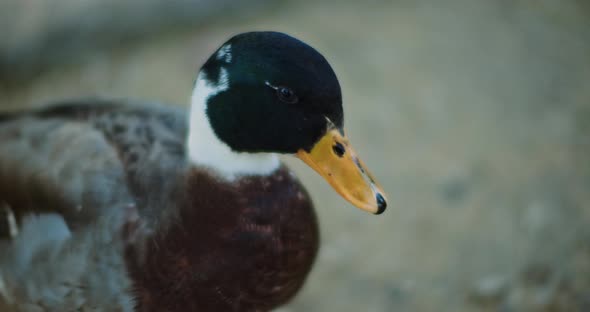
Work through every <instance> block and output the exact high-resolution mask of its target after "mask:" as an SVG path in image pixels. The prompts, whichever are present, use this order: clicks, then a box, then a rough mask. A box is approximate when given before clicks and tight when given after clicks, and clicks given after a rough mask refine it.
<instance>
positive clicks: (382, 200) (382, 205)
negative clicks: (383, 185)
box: [375, 193, 387, 215]
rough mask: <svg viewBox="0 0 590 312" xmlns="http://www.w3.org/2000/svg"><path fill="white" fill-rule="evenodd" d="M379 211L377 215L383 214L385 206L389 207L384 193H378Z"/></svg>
mask: <svg viewBox="0 0 590 312" xmlns="http://www.w3.org/2000/svg"><path fill="white" fill-rule="evenodd" d="M377 208H378V210H377V212H375V214H376V215H379V214H382V213H383V211H385V208H387V202H386V201H385V198H383V195H381V194H379V193H377Z"/></svg>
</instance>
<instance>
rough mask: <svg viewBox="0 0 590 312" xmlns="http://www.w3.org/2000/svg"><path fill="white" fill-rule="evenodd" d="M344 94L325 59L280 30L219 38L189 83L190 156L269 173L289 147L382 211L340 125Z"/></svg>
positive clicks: (354, 197) (241, 171) (350, 194)
mask: <svg viewBox="0 0 590 312" xmlns="http://www.w3.org/2000/svg"><path fill="white" fill-rule="evenodd" d="M343 117H344V116H343V111H342V94H341V91H340V84H339V83H338V79H337V77H336V74H335V73H334V71H333V70H332V67H331V66H330V64H328V62H327V61H326V59H325V58H324V57H323V56H322V55H321V54H320V53H319V52H317V51H316V50H315V49H313V48H312V47H310V46H309V45H307V44H305V43H303V42H301V41H300V40H297V39H295V38H293V37H291V36H288V35H286V34H283V33H278V32H250V33H243V34H239V35H237V36H234V37H233V38H231V39H230V40H228V41H227V42H225V43H224V44H223V45H222V46H221V47H220V48H219V49H218V50H217V51H216V52H215V53H213V55H211V57H209V59H208V60H207V61H206V62H205V64H204V65H203V66H202V68H201V70H200V72H199V74H198V76H197V79H196V82H195V89H194V90H193V95H192V103H191V116H190V131H189V137H188V144H187V146H188V156H189V159H190V160H191V161H192V162H194V163H196V164H198V165H201V166H205V167H209V168H211V169H212V170H214V171H216V172H217V173H218V174H219V175H220V176H221V177H223V178H226V179H229V180H232V179H235V178H236V177H239V176H244V175H267V174H270V173H272V172H273V171H274V170H276V169H277V168H278V167H279V166H280V162H279V159H278V157H277V155H278V154H289V155H294V156H296V157H298V158H300V159H301V160H302V161H304V162H305V163H306V164H307V165H309V166H310V167H311V168H313V169H314V170H315V171H316V172H318V173H319V174H320V175H321V176H322V177H323V178H324V179H326V181H328V183H330V185H332V187H333V188H334V189H335V190H336V191H337V192H338V193H339V194H340V195H342V197H344V198H345V199H347V200H348V201H349V202H351V203H352V204H353V205H355V206H357V207H358V208H360V209H362V210H365V211H368V212H371V213H374V214H380V213H382V212H383V211H384V210H385V208H386V206H387V200H386V197H385V194H384V192H383V190H382V189H381V187H380V186H379V184H378V183H377V182H376V181H375V179H374V178H373V176H372V175H371V173H369V171H368V169H367V167H366V166H365V165H364V163H363V162H362V161H361V160H360V158H359V157H358V155H357V153H356V152H355V150H354V149H353V148H352V145H351V144H350V142H349V140H348V138H347V137H346V135H345V131H344V119H343Z"/></svg>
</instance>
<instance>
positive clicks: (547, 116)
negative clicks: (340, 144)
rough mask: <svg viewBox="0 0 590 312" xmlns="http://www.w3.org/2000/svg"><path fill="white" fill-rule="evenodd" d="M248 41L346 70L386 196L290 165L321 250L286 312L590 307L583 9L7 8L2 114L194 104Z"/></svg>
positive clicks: (13, 1)
mask: <svg viewBox="0 0 590 312" xmlns="http://www.w3.org/2000/svg"><path fill="white" fill-rule="evenodd" d="M250 30H277V31H283V32H287V33H289V34H292V35H294V36H296V37H298V38H300V39H302V40H304V41H306V42H308V43H309V44H311V45H312V46H314V47H316V48H317V49H318V50H320V51H321V52H322V53H323V54H324V55H325V56H326V58H327V59H328V60H329V61H330V62H331V64H332V65H333V67H334V69H335V71H336V73H337V74H338V76H339V78H340V81H341V84H342V88H343V93H344V100H345V103H344V109H345V120H346V125H347V129H348V135H349V136H350V138H351V141H352V142H353V143H354V145H355V146H356V149H357V150H358V151H359V153H360V154H361V156H362V157H363V158H364V160H365V162H366V163H367V164H368V166H369V167H370V168H371V170H372V171H373V173H374V174H375V175H376V176H377V177H378V179H379V180H380V181H381V183H382V184H383V186H384V188H385V189H386V190H387V191H388V192H389V199H390V207H389V209H388V211H387V212H386V213H385V214H383V215H381V216H378V217H376V216H371V215H368V214H366V213H363V212H361V211H359V210H357V209H355V208H353V207H352V206H351V205H349V204H348V203H346V202H345V201H344V200H343V199H341V198H340V197H339V196H338V195H337V194H336V193H335V192H333V191H332V190H331V188H330V187H329V186H328V185H327V184H326V183H325V182H324V181H323V180H321V178H320V177H319V176H317V175H316V174H315V173H313V172H312V171H311V169H309V168H307V167H305V166H303V165H301V164H300V163H299V162H297V161H292V160H287V161H288V162H289V163H290V164H291V165H292V167H293V169H294V170H295V171H296V172H297V173H298V175H299V176H300V177H301V179H302V180H303V182H304V184H305V185H306V186H307V187H308V189H309V190H310V191H311V193H312V196H313V197H314V200H315V203H316V206H317V208H318V213H319V216H320V222H321V227H322V241H323V244H322V249H321V252H320V255H319V259H318V261H317V263H316V266H315V268H314V270H313V272H312V274H311V277H310V278H309V280H308V282H307V284H306V286H305V288H304V289H303V291H302V292H301V293H300V294H299V296H298V297H297V298H296V299H295V300H294V301H293V302H292V303H291V304H290V305H288V306H286V307H284V308H281V309H280V310H281V311H506V312H509V311H590V2H588V1H587V0H561V1H554V0H534V1H533V0H514V1H506V0H495V1H491V0H490V1H484V0H479V1H475V0H448V1H438V0H390V1H379V0H367V1H336V0H334V1H311V0H302V1H271V0H249V1H231V0H173V1H168V0H128V1H121V0H101V1H99V0H83V1H81V0H51V1H46V0H2V1H1V2H0V38H2V39H1V40H0V109H3V110H12V109H20V108H23V107H31V106H42V105H44V104H46V103H47V102H49V101H53V100H56V99H63V98H71V97H76V96H88V95H106V96H114V97H133V98H147V99H154V100H159V101H162V102H168V103H171V104H174V105H187V104H188V99H189V96H190V93H191V90H192V82H193V79H194V77H195V74H196V72H197V70H198V68H199V66H200V64H202V62H203V61H204V60H205V59H206V58H207V57H208V56H209V54H210V53H211V52H212V51H214V50H215V49H216V48H217V47H218V46H219V45H220V44H221V43H222V42H224V41H225V40H226V39H227V38H229V37H230V36H231V35H233V34H236V33H239V32H243V31H250ZM0 144H1V142H0Z"/></svg>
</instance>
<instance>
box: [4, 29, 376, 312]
mask: <svg viewBox="0 0 590 312" xmlns="http://www.w3.org/2000/svg"><path fill="white" fill-rule="evenodd" d="M0 142H2V144H1V145H0V216H2V218H1V219H0V232H2V233H3V238H2V240H0V310H1V311H158V312H162V311H170V312H174V311H268V310H271V309H273V308H275V307H277V306H280V305H282V304H284V303H285V302H287V301H288V300H289V299H291V298H292V297H293V296H294V295H295V294H296V293H297V291H298V290H299V289H300V288H301V286H302V285H303V283H304V281H305V279H306V277H307V275H308V273H309V272H310V269H311V267H312V264H313V262H314V259H315V257H316V253H317V250H318V241H319V237H318V224H317V220H316V215H315V213H314V208H313V205H312V202H311V200H310V197H309V195H308V193H307V192H306V190H305V188H304V187H303V186H302V185H301V184H300V182H299V181H298V180H297V178H296V177H295V176H294V175H293V174H292V173H291V172H290V171H289V169H288V168H287V167H286V166H285V165H283V164H282V163H281V161H280V160H279V157H278V155H279V154H286V155H294V156H295V157H298V158H300V159H301V160H303V161H304V162H305V163H306V164H307V165H309V166H310V167H311V168H313V169H314V170H315V171H317V172H318V173H319V174H320V175H321V176H322V177H324V178H325V179H326V180H327V181H328V182H329V184H331V185H332V186H333V188H334V189H335V190H336V191H337V192H338V193H339V194H340V195H341V196H343V197H344V198H345V199H346V200H348V201H349V202H351V203H352V204H353V205H355V206H357V207H358V208H360V209H363V210H365V211H368V212H371V213H374V214H380V213H382V212H383V211H384V210H385V208H386V205H387V204H386V197H385V195H384V193H383V191H382V189H381V187H380V186H379V184H378V183H377V182H376V181H375V179H374V178H373V176H372V175H371V174H370V173H369V171H368V170H367V168H366V167H365V165H364V164H363V162H362V161H361V160H360V159H359V158H358V156H357V154H356V152H355V151H354V150H353V148H352V146H351V145H350V143H349V141H348V139H347V137H346V135H345V132H344V128H343V110H342V96H341V91H340V85H339V83H338V79H337V78H336V75H335V73H334V71H333V70H332V68H331V66H330V65H329V64H328V62H327V61H326V59H325V58H324V57H323V56H322V55H321V54H320V53H319V52H317V51H316V50H315V49H313V48H312V47H310V46H309V45H307V44H305V43H303V42H302V41H300V40H298V39H295V38H293V37H291V36H289V35H286V34H283V33H278V32H249V33H243V34H239V35H236V36H234V37H232V38H231V39H229V40H228V41H227V42H225V43H224V44H223V45H221V47H220V48H219V49H218V50H216V51H215V52H214V53H213V54H212V55H211V56H210V57H209V59H208V60H207V61H206V62H205V64H204V65H203V66H202V67H201V69H200V71H199V73H198V75H197V78H196V81H195V84H194V90H193V93H192V97H191V105H190V110H189V111H185V110H183V109H180V108H173V107H172V106H166V105H161V104H157V103H146V102H140V101H131V100H112V99H98V98H91V99H78V100H71V101H63V102H59V103H54V104H52V105H49V106H47V107H46V108H42V109H39V110H35V111H27V112H17V113H11V114H5V115H2V116H1V117H0Z"/></svg>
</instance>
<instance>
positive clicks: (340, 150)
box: [332, 142, 346, 157]
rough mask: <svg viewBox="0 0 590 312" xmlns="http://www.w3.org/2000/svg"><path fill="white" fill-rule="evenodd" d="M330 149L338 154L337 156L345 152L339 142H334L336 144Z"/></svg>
mask: <svg viewBox="0 0 590 312" xmlns="http://www.w3.org/2000/svg"><path fill="white" fill-rule="evenodd" d="M332 150H333V151H334V153H336V155H338V157H342V156H344V153H346V149H345V148H344V146H343V145H342V144H341V143H340V142H336V144H334V145H333V146H332Z"/></svg>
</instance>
